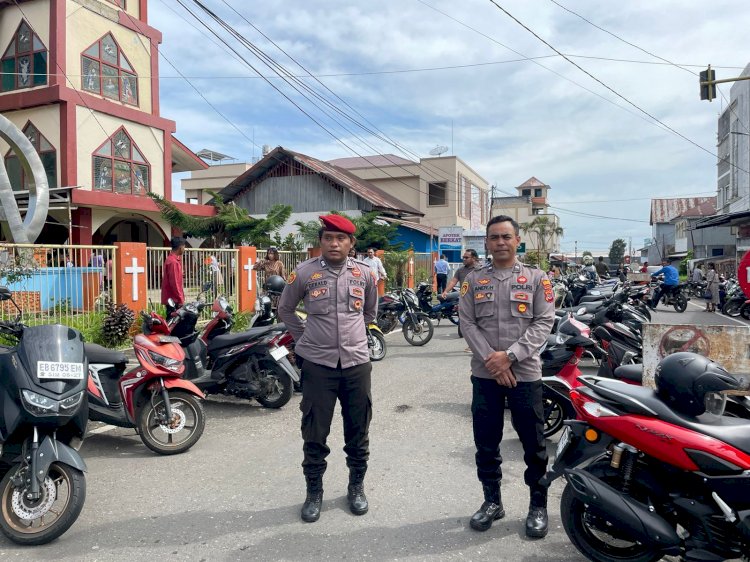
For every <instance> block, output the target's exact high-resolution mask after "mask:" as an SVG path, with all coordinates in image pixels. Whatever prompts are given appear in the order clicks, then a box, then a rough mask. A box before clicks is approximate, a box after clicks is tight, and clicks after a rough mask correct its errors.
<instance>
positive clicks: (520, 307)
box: [518, 303, 528, 314]
mask: <svg viewBox="0 0 750 562" xmlns="http://www.w3.org/2000/svg"><path fill="white" fill-rule="evenodd" d="M527 308H528V307H527V306H526V305H525V304H524V303H519V304H518V312H520V313H521V314H523V313H524V312H526V309H527Z"/></svg>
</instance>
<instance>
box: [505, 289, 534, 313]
mask: <svg viewBox="0 0 750 562" xmlns="http://www.w3.org/2000/svg"><path fill="white" fill-rule="evenodd" d="M510 313H511V315H512V316H513V317H514V318H533V317H534V295H533V294H532V293H526V292H516V293H513V294H512V295H511V296H510Z"/></svg>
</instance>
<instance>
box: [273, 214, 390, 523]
mask: <svg viewBox="0 0 750 562" xmlns="http://www.w3.org/2000/svg"><path fill="white" fill-rule="evenodd" d="M320 220H321V222H322V223H323V226H322V228H321V229H320V230H319V232H318V238H319V240H320V248H321V251H322V255H321V256H320V257H315V258H311V259H309V260H307V261H304V262H302V263H301V264H299V266H298V267H297V269H296V271H292V273H290V274H289V279H288V283H287V286H286V287H285V288H284V292H283V293H282V294H281V299H280V300H279V317H280V318H281V321H282V322H284V323H285V324H286V327H287V329H288V330H289V332H290V333H291V334H292V336H293V337H294V341H295V342H296V344H295V354H296V355H297V358H298V359H299V360H300V362H301V368H302V380H303V385H302V402H301V403H300V410H302V439H303V441H304V445H303V446H302V451H303V453H304V460H303V461H302V472H303V473H304V475H305V480H306V483H307V496H306V498H305V503H304V505H303V506H302V510H301V513H300V515H301V517H302V520H303V521H306V522H308V523H312V522H314V521H317V520H318V519H319V518H320V508H321V504H322V502H323V473H325V471H326V466H327V463H326V457H327V456H328V453H329V452H330V449H329V448H328V446H327V445H326V439H327V437H328V434H329V433H330V430H331V421H332V419H333V413H334V410H335V407H336V400H337V399H338V400H339V402H340V403H341V415H342V417H343V421H344V442H345V444H344V452H345V453H346V464H347V466H348V467H349V487H348V490H347V492H348V493H347V499H348V501H349V510H350V511H351V512H352V513H353V514H354V515H364V514H365V513H367V510H368V507H369V506H368V503H367V497H366V496H365V490H364V478H365V472H367V461H368V459H369V433H368V432H369V426H370V418H371V417H372V395H371V392H370V372H371V370H372V365H371V364H370V352H369V349H368V347H367V332H366V326H367V324H369V323H370V322H374V320H375V315H376V313H377V309H378V289H377V285H376V283H375V276H374V274H373V272H372V271H371V270H370V267H369V266H368V265H367V264H365V263H364V262H362V261H358V260H354V259H352V258H349V257H348V253H349V249H350V248H351V247H352V246H353V245H354V244H355V242H356V239H355V238H354V232H355V230H356V227H355V226H354V224H353V223H352V222H351V221H350V220H349V219H347V218H346V217H342V216H341V215H326V216H321V217H320ZM300 301H303V302H304V305H305V311H306V312H307V322H306V323H304V324H303V323H302V321H301V320H300V319H299V317H298V316H297V315H296V313H295V311H296V308H297V305H298V304H299V302H300Z"/></svg>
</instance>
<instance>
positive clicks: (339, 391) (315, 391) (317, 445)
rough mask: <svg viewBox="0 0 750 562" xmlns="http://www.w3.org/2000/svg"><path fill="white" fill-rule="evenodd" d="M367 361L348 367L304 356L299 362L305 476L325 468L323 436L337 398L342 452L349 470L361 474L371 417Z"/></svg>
mask: <svg viewBox="0 0 750 562" xmlns="http://www.w3.org/2000/svg"><path fill="white" fill-rule="evenodd" d="M371 371H372V364H371V363H370V362H367V363H363V364H362V365H356V366H354V367H350V368H348V369H341V368H340V367H338V368H331V367H324V366H323V365H318V364H316V363H313V362H311V361H308V360H307V359H305V360H304V362H303V363H302V380H303V385H302V402H301V403H300V410H302V439H303V440H304V442H305V443H304V445H303V447H302V451H303V452H304V454H305V458H304V460H303V461H302V472H304V474H305V476H307V477H312V478H316V477H321V476H323V473H324V472H325V471H326V466H327V463H326V457H327V456H328V453H330V452H331V450H330V449H329V448H328V446H327V445H326V439H327V438H328V434H329V433H330V431H331V421H332V420H333V412H334V409H335V407H336V399H337V398H338V400H339V401H340V402H341V415H342V417H343V418H344V443H345V445H344V452H345V453H346V464H347V466H348V467H349V469H350V470H351V471H354V472H358V473H360V474H362V475H364V473H365V471H366V470H367V459H368V458H369V456H370V451H369V445H370V440H369V437H368V429H369V427H370V419H371V418H372V398H371V394H370V373H371Z"/></svg>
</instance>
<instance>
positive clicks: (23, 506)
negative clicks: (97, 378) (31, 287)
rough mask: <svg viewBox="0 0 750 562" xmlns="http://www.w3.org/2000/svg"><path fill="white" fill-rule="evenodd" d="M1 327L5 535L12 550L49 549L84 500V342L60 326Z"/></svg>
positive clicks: (1, 523) (5, 295)
mask: <svg viewBox="0 0 750 562" xmlns="http://www.w3.org/2000/svg"><path fill="white" fill-rule="evenodd" d="M8 300H10V301H11V302H12V303H13V304H14V305H15V307H16V309H18V312H19V316H18V317H17V318H16V319H15V320H12V321H0V334H2V335H3V336H6V337H7V338H9V339H10V340H13V341H15V342H17V343H16V344H15V345H1V346H0V514H1V516H0V531H2V533H3V534H4V535H5V536H6V537H8V538H9V539H10V540H12V541H13V542H15V543H18V544H22V545H37V544H45V543H48V542H50V541H52V540H54V539H56V538H57V537H59V536H60V535H62V534H63V533H64V532H65V531H67V530H68V529H69V528H70V526H71V525H73V523H75V521H76V519H78V516H79V514H80V513H81V509H83V504H84V502H85V500H86V477H85V475H84V472H86V463H85V462H84V461H83V459H82V458H81V456H80V455H79V453H78V450H79V449H80V448H81V445H82V444H83V437H84V434H85V433H86V417H87V416H86V411H87V409H86V400H85V399H84V396H85V394H86V382H87V376H86V372H87V371H86V356H85V355H84V353H83V337H82V336H81V333H80V332H78V331H77V330H74V329H72V328H68V327H66V326H61V325H59V324H55V325H51V326H49V325H48V326H24V325H23V324H22V323H21V322H20V318H21V315H20V313H21V310H20V309H19V308H18V305H16V303H15V301H13V298H12V294H11V292H10V291H9V290H8V289H7V288H6V287H0V301H8Z"/></svg>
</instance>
